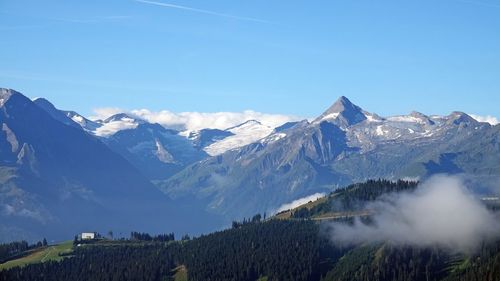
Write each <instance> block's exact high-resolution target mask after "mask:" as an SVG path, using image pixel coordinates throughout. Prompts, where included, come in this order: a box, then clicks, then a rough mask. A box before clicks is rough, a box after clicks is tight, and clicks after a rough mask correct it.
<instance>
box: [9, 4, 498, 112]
mask: <svg viewBox="0 0 500 281" xmlns="http://www.w3.org/2000/svg"><path fill="white" fill-rule="evenodd" d="M0 35H1V38H2V39H1V40H0V62H1V63H0V87H6V88H12V89H16V90H18V91H20V92H22V93H24V94H25V95H27V96H29V97H45V98H47V99H49V100H50V101H52V102H53V103H54V104H55V105H56V106H57V107H59V108H62V109H72V110H75V111H78V112H80V113H81V114H83V115H86V116H90V115H92V114H94V113H95V112H94V111H95V110H96V109H99V108H109V107H113V108H120V109H127V110H134V109H148V110H151V111H154V112H157V111H160V110H168V111H170V112H185V111H190V112H219V111H231V112H242V111H244V110H253V111H256V112H264V113H280V114H286V115H294V116H301V117H315V116H318V115H320V114H321V112H322V111H324V110H325V109H326V108H327V107H328V106H330V105H331V104H332V103H333V102H334V101H335V100H336V99H337V98H338V97H339V96H342V95H344V96H347V97H348V98H349V99H351V100H352V101H353V102H354V103H356V104H358V105H359V106H361V107H362V108H364V109H365V110H368V111H370V112H376V113H378V114H379V115H382V116H390V115H397V114H405V113H409V112H411V111H412V110H417V111H420V112H423V113H426V114H442V115H444V114H448V113H450V112H452V111H455V110H459V111H464V112H467V113H471V114H477V115H481V116H486V115H490V116H493V117H497V118H500V107H499V106H498V105H499V104H500V0H394V1H389V0H376V1H374V0H325V1H293V0H273V1H269V0H253V1H234V0H211V1H195V0H175V1H174V0H165V1H163V0H151V1H145V0H144V1H138V0H106V1H102V0H85V1H73V0H60V1H55V0H32V1H29V0H0Z"/></svg>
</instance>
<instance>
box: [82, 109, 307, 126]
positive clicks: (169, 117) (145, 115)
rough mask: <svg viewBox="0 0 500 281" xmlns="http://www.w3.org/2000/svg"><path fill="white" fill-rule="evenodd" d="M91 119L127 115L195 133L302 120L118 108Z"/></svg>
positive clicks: (97, 111) (245, 113)
mask: <svg viewBox="0 0 500 281" xmlns="http://www.w3.org/2000/svg"><path fill="white" fill-rule="evenodd" d="M94 112H95V116H92V117H91V118H92V119H94V120H95V119H106V118H107V117H109V116H111V115H113V114H116V113H121V112H125V113H129V114H131V115H134V116H137V117H139V118H141V119H144V120H146V121H148V122H151V123H158V124H160V125H162V126H164V127H166V128H171V129H176V130H180V131H197V130H201V129H205V128H211V129H220V130H224V129H227V128H230V127H234V126H236V125H239V124H241V123H244V122H246V121H249V120H257V121H259V122H261V123H262V124H264V125H266V126H269V127H272V128H275V127H278V126H280V125H283V124H284V123H286V122H291V121H299V120H302V118H299V117H297V116H293V115H283V114H268V113H262V112H257V111H253V110H245V111H243V112H210V113H206V112H181V113H174V112H171V111H168V110H161V111H156V112H155V111H150V110H148V109H137V110H132V111H127V110H121V109H119V108H98V109H95V110H94Z"/></svg>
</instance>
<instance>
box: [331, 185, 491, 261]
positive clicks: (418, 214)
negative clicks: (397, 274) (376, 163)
mask: <svg viewBox="0 0 500 281" xmlns="http://www.w3.org/2000/svg"><path fill="white" fill-rule="evenodd" d="M368 208H369V209H371V210H373V211H374V212H375V213H376V214H375V215H374V216H373V223H370V224H365V223H363V222H360V221H359V220H357V221H355V222H354V224H352V225H348V224H340V223H335V224H333V225H332V238H333V240H334V241H335V242H337V243H343V244H360V243H365V242H384V241H385V242H390V243H394V244H397V245H413V246H434V245H436V246H441V247H444V248H447V249H450V250H454V251H459V252H470V251H473V250H474V249H476V247H477V246H478V245H479V244H480V243H481V242H482V241H483V240H484V239H489V238H494V237H496V236H498V235H499V234H500V223H499V221H498V218H497V217H496V215H495V214H494V213H492V212H490V211H489V210H488V209H486V207H485V206H484V205H483V204H482V203H481V202H480V201H479V200H478V199H476V198H474V196H473V194H471V193H470V192H469V191H468V190H467V189H466V187H465V186H464V185H463V183H462V181H461V180H460V179H458V178H456V177H448V176H436V177H433V178H431V179H429V180H428V181H426V182H425V183H423V184H421V185H420V186H419V188H418V189H417V190H416V191H415V192H413V193H403V194H396V195H392V196H388V197H386V198H384V199H382V200H379V201H378V202H376V203H374V204H371V205H369V207H368Z"/></svg>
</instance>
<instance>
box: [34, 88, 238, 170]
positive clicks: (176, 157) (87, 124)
mask: <svg viewBox="0 0 500 281" xmlns="http://www.w3.org/2000/svg"><path fill="white" fill-rule="evenodd" d="M34 103H35V104H36V105H38V106H39V107H40V108H42V109H43V110H45V111H46V112H47V113H49V114H50V115H51V116H52V117H53V118H54V119H56V120H57V121H60V122H62V123H64V124H66V125H70V126H72V127H75V128H82V129H83V130H84V131H86V132H88V133H90V134H92V135H94V136H96V137H98V138H99V139H100V140H101V141H102V142H103V143H105V144H106V145H107V146H108V147H109V148H111V150H113V151H114V152H116V153H118V154H120V155H121V156H122V157H124V158H125V159H126V160H128V162H130V163H131V164H132V165H133V166H134V167H135V168H137V169H138V170H139V171H140V172H141V173H142V174H143V175H145V176H146V177H147V178H148V179H150V180H162V179H167V178H168V177H170V176H171V175H173V174H175V173H176V172H178V171H180V170H181V169H182V168H184V167H185V166H187V165H188V164H191V163H193V162H195V161H198V160H201V159H203V158H205V157H207V156H208V155H207V154H206V153H205V152H204V151H203V150H201V149H200V148H197V147H196V146H195V145H194V144H193V142H192V141H191V140H189V139H186V138H185V137H183V136H181V135H179V132H178V131H175V130H171V129H166V128H164V127H162V126H161V125H159V124H152V123H149V122H147V121H145V120H143V119H140V118H138V117H135V116H133V115H130V114H127V113H118V114H115V115H112V116H110V117H108V118H106V119H105V120H96V121H91V120H89V119H87V118H85V117H83V116H81V115H80V114H78V113H76V112H74V111H66V110H60V109H57V108H56V107H55V106H54V105H53V104H52V103H50V102H49V101H48V100H46V99H43V98H38V99H36V100H34ZM229 134H230V133H229Z"/></svg>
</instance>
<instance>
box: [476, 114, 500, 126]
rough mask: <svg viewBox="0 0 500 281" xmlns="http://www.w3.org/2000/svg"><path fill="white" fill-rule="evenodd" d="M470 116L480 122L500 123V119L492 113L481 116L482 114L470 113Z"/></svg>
mask: <svg viewBox="0 0 500 281" xmlns="http://www.w3.org/2000/svg"><path fill="white" fill-rule="evenodd" d="M470 116H471V117H472V118H474V119H476V120H477V121H479V122H486V123H490V124H491V125H493V126H494V125H496V124H498V123H500V121H499V120H498V118H496V117H494V116H491V115H486V116H480V115H475V114H470Z"/></svg>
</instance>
